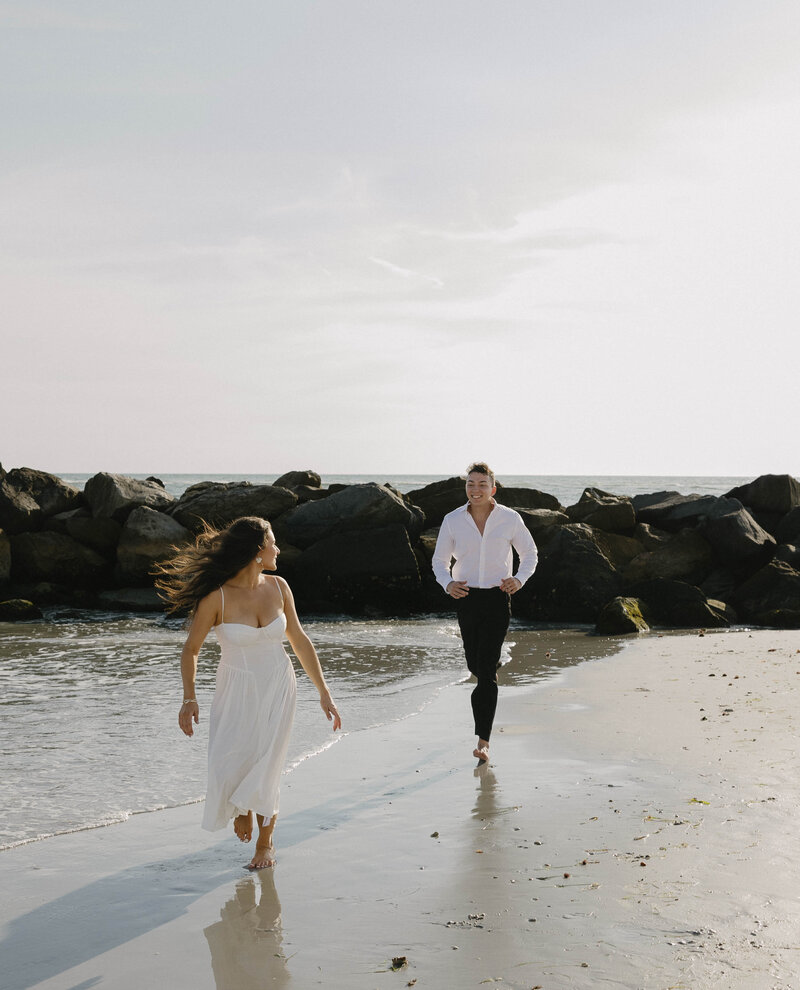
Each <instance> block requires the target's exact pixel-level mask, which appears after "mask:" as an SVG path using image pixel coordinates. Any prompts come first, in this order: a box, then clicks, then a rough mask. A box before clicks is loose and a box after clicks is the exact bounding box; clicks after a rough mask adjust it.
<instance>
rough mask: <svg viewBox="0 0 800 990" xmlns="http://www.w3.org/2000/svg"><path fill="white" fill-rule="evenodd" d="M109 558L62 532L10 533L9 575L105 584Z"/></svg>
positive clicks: (81, 584)
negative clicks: (13, 534)
mask: <svg viewBox="0 0 800 990" xmlns="http://www.w3.org/2000/svg"><path fill="white" fill-rule="evenodd" d="M110 570H111V569H110V567H109V564H108V561H107V560H105V559H104V558H103V557H101V556H100V554H98V553H96V552H95V551H94V550H92V549H91V548H90V547H85V546H83V545H82V544H80V543H78V542H77V540H73V538H72V537H71V536H66V535H64V534H61V533H18V534H17V535H16V536H12V537H11V578H12V580H13V581H14V582H18V581H45V582H50V583H53V584H63V585H68V586H76V585H77V586H79V587H97V586H100V585H103V584H108V583H110V582H109V579H110V577H111V574H110Z"/></svg>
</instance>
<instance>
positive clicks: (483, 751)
mask: <svg viewBox="0 0 800 990" xmlns="http://www.w3.org/2000/svg"><path fill="white" fill-rule="evenodd" d="M472 755H473V756H474V757H475V759H476V760H480V761H481V763H488V762H489V743H488V742H486V740H485V739H479V740H478V745H477V746H476V747H475V749H473V751H472Z"/></svg>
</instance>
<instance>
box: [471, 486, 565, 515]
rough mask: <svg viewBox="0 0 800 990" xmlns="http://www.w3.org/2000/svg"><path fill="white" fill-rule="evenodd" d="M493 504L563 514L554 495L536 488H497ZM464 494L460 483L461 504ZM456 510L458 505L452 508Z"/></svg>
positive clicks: (561, 506)
mask: <svg viewBox="0 0 800 990" xmlns="http://www.w3.org/2000/svg"><path fill="white" fill-rule="evenodd" d="M494 499H495V502H498V503H499V504H500V505H507V506H508V507H509V508H510V509H550V510H551V511H552V512H563V511H564V506H563V505H562V504H561V503H560V502H559V501H558V499H557V498H556V497H555V495H548V494H547V492H540V491H539V490H538V489H537V488H510V487H509V488H506V487H504V486H503V485H498V486H497V491H496V492H495V495H494ZM466 500H467V499H466V495H465V494H464V482H463V481H461V502H460V503H459V504H461V505H463V504H464V502H466ZM454 508H458V505H456V506H454Z"/></svg>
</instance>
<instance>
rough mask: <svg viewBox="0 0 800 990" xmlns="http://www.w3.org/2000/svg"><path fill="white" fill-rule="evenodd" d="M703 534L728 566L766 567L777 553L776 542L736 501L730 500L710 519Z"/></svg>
mask: <svg viewBox="0 0 800 990" xmlns="http://www.w3.org/2000/svg"><path fill="white" fill-rule="evenodd" d="M702 532H703V535H704V536H705V538H706V539H707V540H708V542H709V543H710V544H711V546H712V548H713V550H714V553H715V554H716V557H717V559H718V560H719V562H720V563H721V564H723V565H725V566H736V565H738V564H743V565H745V566H747V565H753V564H758V563H764V562H765V561H767V560H769V559H770V557H772V555H773V554H774V552H775V540H774V538H773V537H772V536H770V534H769V533H768V532H767V531H766V530H765V529H762V527H761V526H759V525H758V523H757V522H756V521H755V519H753V517H752V516H751V515H750V513H749V512H748V511H747V509H745V508H744V507H743V506H742V504H741V502H738V501H736V500H735V499H728V500H727V505H726V506H725V507H722V511H719V512H715V513H714V514H713V515H710V516H707V517H706V518H705V519H704V520H703V523H702Z"/></svg>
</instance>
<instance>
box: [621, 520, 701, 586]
mask: <svg viewBox="0 0 800 990" xmlns="http://www.w3.org/2000/svg"><path fill="white" fill-rule="evenodd" d="M712 569H713V554H712V552H711V546H710V545H709V543H708V541H707V540H705V539H704V538H703V537H702V536H701V535H700V533H698V532H697V531H696V530H693V529H684V530H682V531H681V532H680V533H676V534H675V535H674V536H672V537H671V538H670V539H669V540H668V541H666V542H665V543H662V544H660V545H659V546H657V547H656V549H655V550H646V551H644V552H643V553H641V554H639V555H638V556H637V557H634V558H633V560H631V561H630V563H628V565H627V566H626V567H625V569H624V570H623V575H622V576H623V579H624V581H625V584H626V585H631V584H638V583H639V582H641V581H650V580H651V579H653V578H670V579H674V580H679V581H684V582H685V583H687V584H700V583H701V582H702V581H703V580H705V578H707V577H708V575H709V574H710V573H711V570H712Z"/></svg>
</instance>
